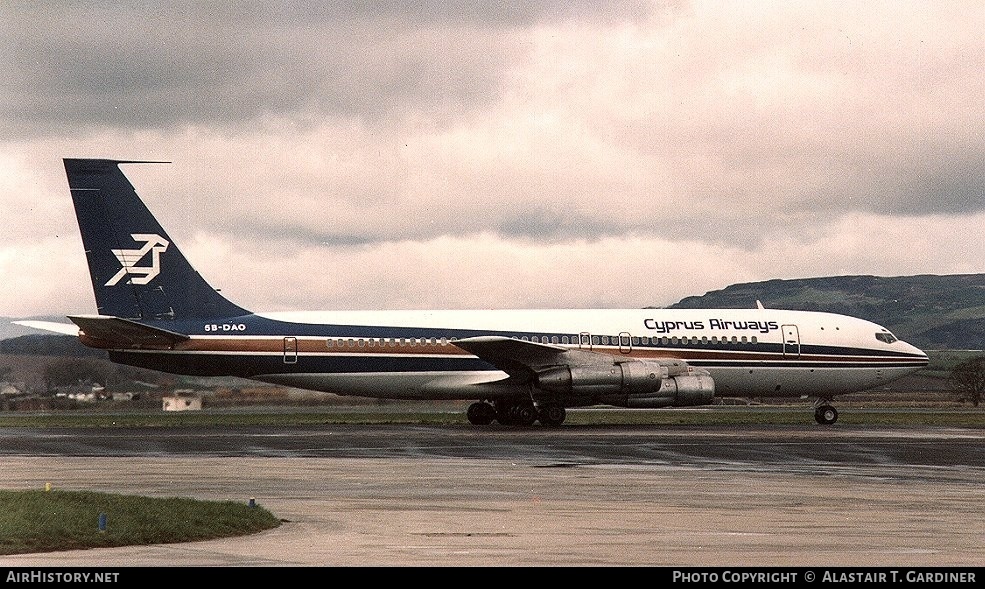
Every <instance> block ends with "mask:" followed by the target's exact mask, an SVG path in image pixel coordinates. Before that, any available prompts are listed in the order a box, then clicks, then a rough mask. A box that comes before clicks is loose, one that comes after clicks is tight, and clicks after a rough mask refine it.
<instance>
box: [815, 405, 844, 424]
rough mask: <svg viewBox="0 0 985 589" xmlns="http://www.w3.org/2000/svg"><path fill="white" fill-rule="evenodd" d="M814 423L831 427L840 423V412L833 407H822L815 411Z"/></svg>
mask: <svg viewBox="0 0 985 589" xmlns="http://www.w3.org/2000/svg"><path fill="white" fill-rule="evenodd" d="M814 421H816V422H818V423H820V424H821V425H831V424H832V423H834V422H836V421H838V410H837V409H835V408H834V407H832V406H831V405H821V406H819V407H818V408H817V409H815V410H814Z"/></svg>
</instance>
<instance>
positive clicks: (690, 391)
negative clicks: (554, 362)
mask: <svg viewBox="0 0 985 589" xmlns="http://www.w3.org/2000/svg"><path fill="white" fill-rule="evenodd" d="M536 386H537V388H539V389H541V390H543V391H546V392H548V393H553V394H554V395H556V396H557V398H558V399H559V400H563V399H570V398H583V399H593V400H595V401H596V402H598V403H606V404H609V405H616V406H619V407H631V408H641V409H642V408H657V407H690V406H694V405H708V404H710V403H711V402H712V399H713V398H714V396H715V381H714V380H713V379H712V378H711V376H710V375H708V374H707V373H704V374H698V373H691V372H688V369H687V365H686V364H684V363H683V362H672V363H670V364H665V363H660V362H652V361H648V360H633V361H629V362H619V363H613V364H611V365H608V366H605V365H595V366H592V365H586V366H555V367H553V368H549V369H547V370H544V371H541V372H539V373H537V383H536Z"/></svg>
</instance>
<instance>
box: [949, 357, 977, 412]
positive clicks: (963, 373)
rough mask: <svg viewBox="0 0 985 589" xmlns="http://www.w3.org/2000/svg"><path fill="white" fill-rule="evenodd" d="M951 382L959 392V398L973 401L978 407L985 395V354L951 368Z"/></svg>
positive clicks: (962, 400)
mask: <svg viewBox="0 0 985 589" xmlns="http://www.w3.org/2000/svg"><path fill="white" fill-rule="evenodd" d="M950 380H951V384H952V385H953V386H954V388H955V390H957V392H958V400H959V401H961V402H965V401H971V404H972V405H974V406H975V407H978V404H979V403H981V402H982V397H983V396H985V356H979V357H978V358H972V359H971V360H965V361H964V362H961V363H960V364H957V365H956V366H955V367H954V368H953V369H951V378H950Z"/></svg>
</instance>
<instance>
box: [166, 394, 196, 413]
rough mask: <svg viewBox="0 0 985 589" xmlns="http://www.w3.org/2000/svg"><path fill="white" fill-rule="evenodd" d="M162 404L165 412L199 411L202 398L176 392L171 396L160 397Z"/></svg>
mask: <svg viewBox="0 0 985 589" xmlns="http://www.w3.org/2000/svg"><path fill="white" fill-rule="evenodd" d="M162 404H163V407H162V408H163V409H164V410H165V411H201V410H202V397H200V396H198V395H190V394H187V393H178V392H176V393H175V394H173V395H171V396H166V397H162Z"/></svg>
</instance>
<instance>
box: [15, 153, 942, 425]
mask: <svg viewBox="0 0 985 589" xmlns="http://www.w3.org/2000/svg"><path fill="white" fill-rule="evenodd" d="M64 163H65V171H66V173H67V175H68V184H69V188H70V190H71V194H72V199H73V202H74V204H75V211H76V216H77V218H78V222H79V229H80V230H81V233H82V242H83V245H84V247H85V252H86V257H87V260H88V264H89V272H90V276H91V278H92V287H93V291H94V293H95V298H96V306H97V314H95V315H72V316H69V319H71V321H72V322H73V323H72V324H64V325H63V324H57V323H51V322H21V323H22V324H25V325H30V326H32V327H37V328H42V329H49V330H54V331H58V332H61V333H71V334H73V335H77V336H78V337H79V338H80V339H81V341H82V342H83V343H85V344H86V345H88V346H91V347H95V348H101V349H104V350H107V351H108V353H109V358H110V359H111V360H112V361H114V362H117V363H121V364H127V365H130V366H138V367H142V368H150V369H155V370H161V371H165V372H170V373H175V374H183V375H196V376H236V377H242V378H247V379H253V380H256V381H261V382H265V383H272V384H276V385H283V386H288V387H296V388H301V389H310V390H316V391H324V392H329V393H335V394H338V395H357V396H365V397H375V398H385V399H417V400H425V399H446V400H471V401H474V403H472V404H471V405H470V406H469V408H468V419H469V421H470V422H471V423H473V424H476V425H488V424H490V423H492V422H494V421H495V422H498V423H500V424H504V425H532V424H534V423H535V422H538V421H539V422H540V423H541V424H542V425H546V426H557V425H560V424H561V423H562V422H563V421H564V419H565V410H566V408H571V407H586V406H593V405H611V406H618V407H630V408H662V407H688V406H698V405H709V404H711V403H713V401H714V399H715V396H716V395H718V396H719V397H722V396H727V397H803V396H809V397H813V398H815V399H817V402H816V404H815V406H816V408H815V419H816V420H817V422H818V423H820V424H832V423H834V422H835V421H836V420H837V418H838V412H837V410H836V409H835V408H834V407H833V406H832V405H831V404H830V402H831V399H833V398H834V397H835V396H836V395H840V394H845V393H851V392H857V391H862V390H865V389H869V388H872V387H875V386H878V385H882V384H885V383H888V382H890V381H892V380H894V379H897V378H900V377H901V376H904V375H906V374H909V373H911V372H914V371H916V370H918V369H920V368H921V367H923V366H926V365H927V356H926V355H925V354H924V353H923V352H922V351H920V350H919V349H917V348H915V347H914V346H911V345H909V344H907V343H905V342H903V341H900V340H899V339H897V338H896V337H895V336H894V335H893V334H892V333H890V332H889V331H888V330H887V329H885V328H884V327H882V326H879V325H876V324H874V323H871V322H869V321H865V320H862V319H857V318H853V317H847V316H844V315H837V314H831V313H817V312H807V311H785V310H775V309H765V308H763V307H762V305H759V306H758V308H755V309H705V310H690V309H689V310H671V309H611V310H610V309H605V310H603V309H583V310H571V309H556V310H541V309H521V310H482V311H472V310H455V311H452V310H446V311H319V312H312V311H309V312H301V311H299V312H271V313H259V312H252V311H248V310H246V309H244V308H242V307H240V306H238V305H236V304H235V303H233V302H231V301H230V300H228V299H226V298H225V297H224V296H223V295H221V294H219V292H218V291H217V290H216V289H214V288H212V287H211V286H210V285H209V284H208V283H207V282H206V280H205V279H203V277H202V276H201V275H199V273H198V272H196V271H195V270H194V268H192V266H191V265H190V264H189V262H188V260H187V259H186V258H185V257H184V256H183V255H182V253H181V252H180V251H179V249H178V247H177V245H176V244H175V242H174V240H172V239H171V237H170V236H169V235H168V234H167V233H166V232H165V231H164V229H163V228H162V227H161V225H160V224H159V223H158V221H157V220H156V219H155V218H154V216H153V215H152V214H151V212H150V211H149V210H148V209H147V207H146V206H145V205H144V203H143V202H142V201H141V200H140V198H139V197H138V196H137V193H136V191H135V190H134V188H133V186H132V185H131V184H130V182H129V180H128V179H127V178H126V176H125V175H124V174H123V172H122V171H121V169H120V167H119V166H120V164H128V163H144V162H132V161H118V160H107V159H65V160H64ZM66 328H67V329H66Z"/></svg>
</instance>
